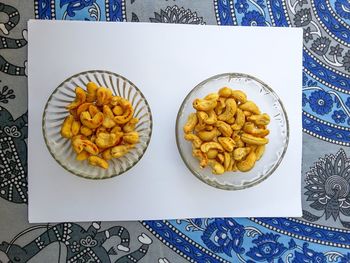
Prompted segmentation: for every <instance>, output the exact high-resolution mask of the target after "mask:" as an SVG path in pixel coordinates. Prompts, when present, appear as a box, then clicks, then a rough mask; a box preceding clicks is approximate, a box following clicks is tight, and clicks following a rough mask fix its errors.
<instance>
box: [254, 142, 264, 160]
mask: <svg viewBox="0 0 350 263" xmlns="http://www.w3.org/2000/svg"><path fill="white" fill-rule="evenodd" d="M264 152H265V145H259V146H258V147H257V148H256V150H255V155H256V160H257V161H258V160H260V158H261V157H262V155H263V154H264Z"/></svg>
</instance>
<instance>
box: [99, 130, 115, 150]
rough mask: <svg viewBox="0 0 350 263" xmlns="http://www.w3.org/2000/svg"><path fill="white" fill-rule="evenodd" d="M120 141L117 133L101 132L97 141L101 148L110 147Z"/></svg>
mask: <svg viewBox="0 0 350 263" xmlns="http://www.w3.org/2000/svg"><path fill="white" fill-rule="evenodd" d="M117 142H118V138H117V135H116V134H115V133H104V132H101V133H99V134H98V135H97V138H96V140H95V143H96V145H97V146H98V147H100V148H109V147H112V146H114V145H116V144H117Z"/></svg>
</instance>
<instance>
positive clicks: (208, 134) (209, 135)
mask: <svg viewBox="0 0 350 263" xmlns="http://www.w3.org/2000/svg"><path fill="white" fill-rule="evenodd" d="M197 135H198V137H199V138H200V139H201V140H202V141H205V142H209V141H212V140H213V139H214V138H215V137H216V136H218V130H217V129H216V128H214V129H212V130H211V131H200V132H198V133H197Z"/></svg>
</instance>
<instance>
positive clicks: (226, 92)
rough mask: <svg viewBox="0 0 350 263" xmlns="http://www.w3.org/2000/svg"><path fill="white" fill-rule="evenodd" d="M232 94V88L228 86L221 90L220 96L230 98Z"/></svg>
mask: <svg viewBox="0 0 350 263" xmlns="http://www.w3.org/2000/svg"><path fill="white" fill-rule="evenodd" d="M231 94H232V89H230V88H228V87H223V88H221V89H220V90H219V96H220V97H224V98H228V97H230V96H231Z"/></svg>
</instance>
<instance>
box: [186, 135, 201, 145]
mask: <svg viewBox="0 0 350 263" xmlns="http://www.w3.org/2000/svg"><path fill="white" fill-rule="evenodd" d="M185 140H187V141H191V142H192V144H193V146H194V147H195V148H200V147H201V145H202V140H201V139H199V137H198V136H197V135H195V134H192V133H186V134H185Z"/></svg>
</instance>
